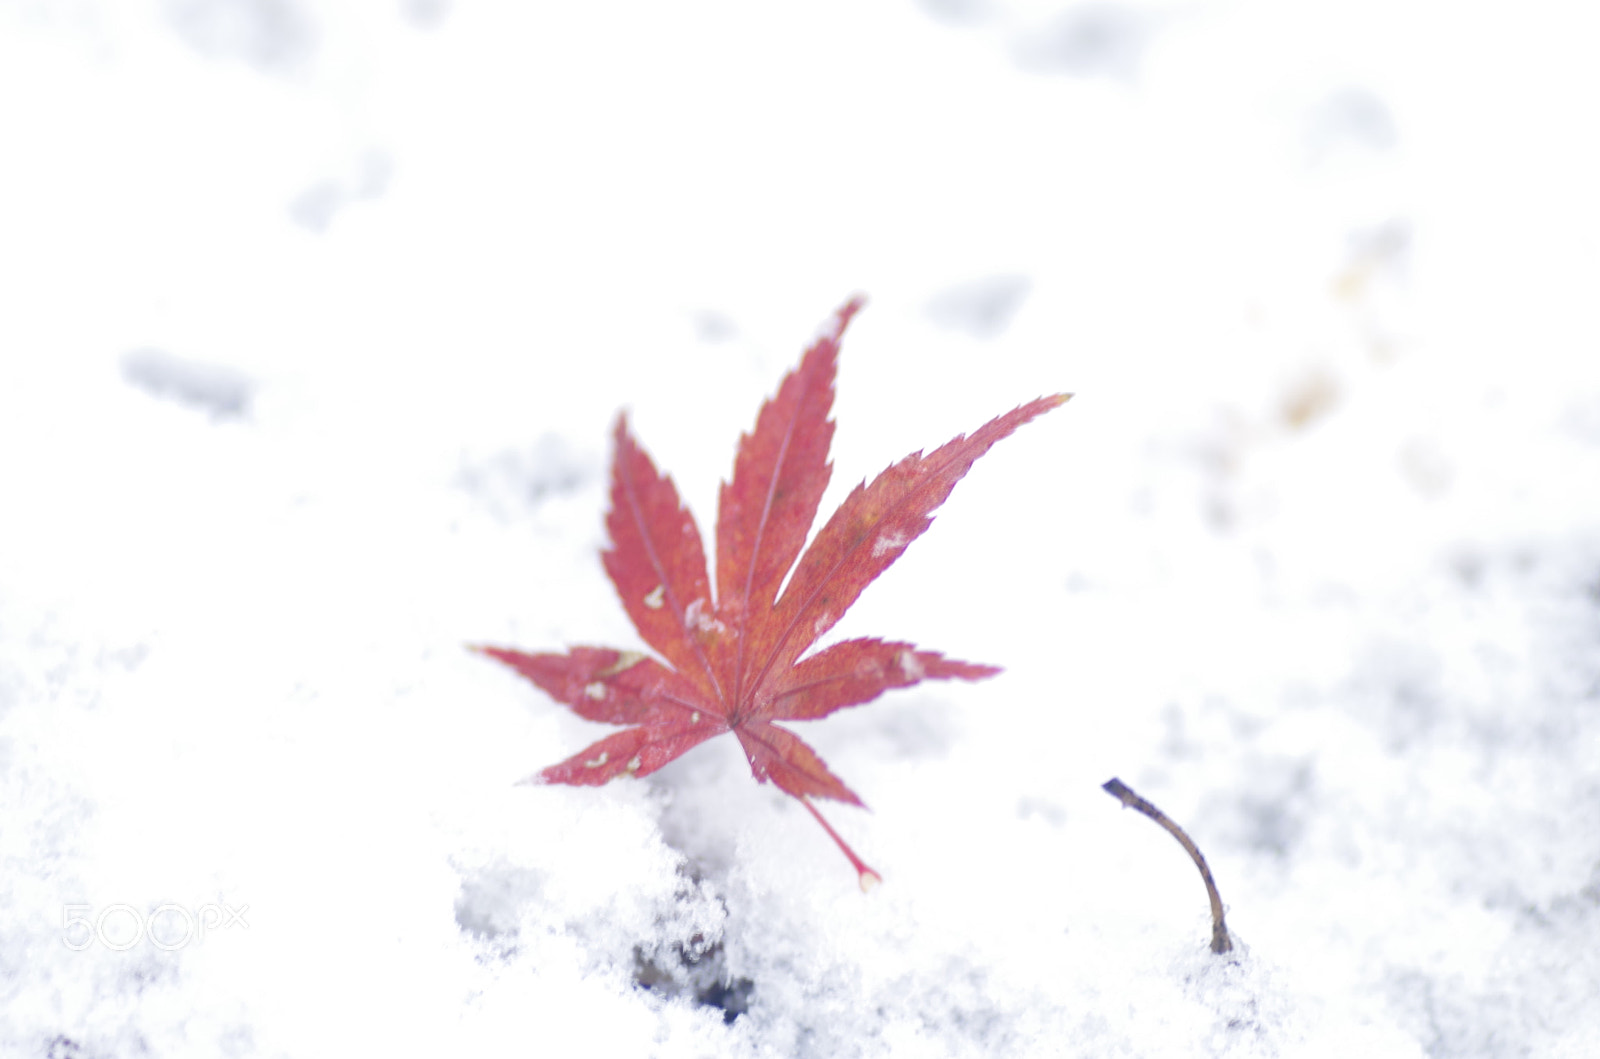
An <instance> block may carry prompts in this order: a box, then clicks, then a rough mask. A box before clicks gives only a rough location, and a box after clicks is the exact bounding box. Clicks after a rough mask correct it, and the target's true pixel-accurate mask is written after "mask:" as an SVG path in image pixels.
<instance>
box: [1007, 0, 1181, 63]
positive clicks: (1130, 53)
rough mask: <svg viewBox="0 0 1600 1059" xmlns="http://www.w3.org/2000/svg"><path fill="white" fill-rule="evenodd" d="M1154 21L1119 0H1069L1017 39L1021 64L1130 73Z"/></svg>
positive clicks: (1018, 56)
mask: <svg viewBox="0 0 1600 1059" xmlns="http://www.w3.org/2000/svg"><path fill="white" fill-rule="evenodd" d="M1153 28H1154V27H1153V26H1152V25H1151V22H1150V20H1149V19H1148V18H1147V17H1146V16H1145V15H1143V14H1141V13H1140V12H1138V11H1135V10H1134V9H1133V8H1131V7H1128V6H1125V5H1122V4H1105V3H1087V4H1073V5H1072V6H1071V7H1068V8H1066V9H1065V10H1063V11H1062V12H1060V13H1059V14H1058V15H1057V16H1056V17H1055V18H1054V19H1052V20H1051V21H1050V22H1048V23H1046V24H1045V25H1044V26H1043V27H1041V28H1039V29H1038V30H1036V31H1034V32H1033V33H1030V34H1028V35H1027V36H1025V37H1022V38H1021V39H1019V40H1018V41H1017V47H1016V56H1017V61H1018V62H1019V63H1020V64H1021V65H1022V66H1024V67H1027V68H1029V69H1035V70H1042V71H1045V72H1060V73H1065V74H1071V75H1073V76H1074V77H1110V78H1114V79H1121V78H1132V77H1133V76H1134V75H1135V74H1137V73H1138V72H1139V59H1140V56H1141V55H1142V54H1143V52H1144V49H1145V45H1146V44H1148V43H1149V40H1150V33H1151V30H1152V29H1153Z"/></svg>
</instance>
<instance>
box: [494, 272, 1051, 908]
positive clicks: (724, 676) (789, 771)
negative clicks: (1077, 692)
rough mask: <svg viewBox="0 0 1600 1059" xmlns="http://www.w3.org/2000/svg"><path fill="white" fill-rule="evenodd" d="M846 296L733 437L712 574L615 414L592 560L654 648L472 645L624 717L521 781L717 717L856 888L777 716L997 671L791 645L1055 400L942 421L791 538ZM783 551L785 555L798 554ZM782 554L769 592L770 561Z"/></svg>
mask: <svg viewBox="0 0 1600 1059" xmlns="http://www.w3.org/2000/svg"><path fill="white" fill-rule="evenodd" d="M860 308H861V300H860V299H855V300H852V301H851V302H849V303H848V304H846V305H845V306H844V307H843V308H842V309H840V310H839V312H838V314H837V315H836V316H835V317H834V320H833V322H832V326H831V327H830V328H829V329H828V331H827V332H826V333H825V334H824V335H823V336H822V337H821V338H819V339H818V340H817V341H816V343H815V344H813V345H812V347H811V348H810V349H809V350H807V351H806V354H805V357H804V358H803V359H802V360H801V361H800V366H799V367H798V368H796V369H795V370H794V371H791V372H790V373H789V374H788V375H787V376H785V377H784V380H783V383H782V385H780V386H779V388H778V393H777V396H775V397H773V398H772V399H771V400H769V401H767V402H766V403H765V404H763V405H762V407H761V413H760V415H759V416H758V417H757V419H756V428H755V431H754V432H753V433H750V434H746V435H744V436H742V437H741V438H740V439H739V454H738V457H737V459H736V460H735V462H734V467H733V481H732V482H731V483H723V486H722V492H721V496H720V498H719V503H718V513H717V560H716V572H717V586H716V592H715V594H713V593H712V590H711V582H710V578H709V577H708V576H707V574H706V557H705V549H704V547H703V546H702V545H701V543H700V530H699V528H698V527H697V526H696V525H695V521H694V518H693V516H691V515H690V514H689V512H688V511H687V510H686V509H685V508H684V507H683V505H682V503H681V502H680V501H679V500H678V491H677V489H676V488H674V486H673V484H672V479H671V478H668V477H665V476H663V475H662V474H661V473H660V472H658V471H657V470H656V467H655V464H654V463H652V462H651V460H650V457H649V456H648V455H646V454H645V451H644V450H643V449H642V448H640V447H639V445H638V443H637V442H636V441H634V438H633V435H632V434H631V433H630V432H629V430H628V421H627V418H626V416H622V417H619V418H618V420H617V426H616V459H615V461H614V462H613V464H612V468H611V510H610V511H609V512H608V513H607V515H606V529H607V531H608V532H609V533H610V537H611V547H610V549H609V550H607V551H605V552H603V553H602V558H603V559H604V561H605V568H606V573H607V574H609V575H610V577H611V583H612V584H613V585H615V586H616V589H617V594H618V595H620V596H621V597H622V605H623V608H624V609H625V610H627V612H628V617H629V618H631V619H632V620H633V624H634V627H635V628H637V629H638V630H639V635H640V636H642V637H643V638H644V641H645V642H646V643H647V644H649V645H650V646H651V647H653V648H654V649H655V650H656V651H657V652H659V653H660V655H661V658H662V659H664V660H665V662H664V663H663V662H662V661H658V660H657V659H655V658H651V657H649V656H647V655H644V654H640V653H638V652H635V651H618V650H615V649H612V648H609V647H574V648H572V649H570V650H569V651H567V652H566V653H565V654H526V653H524V652H522V651H515V650H511V649H508V648H502V647H475V648H473V649H474V650H477V651H481V652H482V653H483V654H486V655H488V656H489V657H491V658H494V659H496V660H498V661H500V662H503V663H505V664H506V665H508V666H510V667H511V668H512V669H515V670H516V671H517V672H518V673H521V674H522V675H523V676H525V677H527V678H528V679H529V680H531V681H533V682H534V683H535V684H537V685H539V687H541V688H543V689H544V690H545V691H546V692H547V693H549V694H550V695H551V696H552V697H554V698H555V699H556V700H558V701H560V702H563V703H565V704H566V705H568V706H570V707H572V709H573V710H574V711H575V712H576V713H577V714H578V715H579V716H580V717H584V718H587V719H588V720H591V721H604V722H606V723H607V724H621V725H627V726H628V727H627V728H624V729H623V730H622V731H620V732H617V733H615V734H613V735H609V736H607V737H606V738H604V739H602V740H600V741H599V742H598V743H595V744H593V745H592V746H590V747H588V748H587V749H585V750H583V751H582V752H580V753H578V754H575V755H573V756H572V757H570V758H568V759H567V760H566V761H563V762H561V763H560V764H558V765H551V766H550V767H549V768H547V769H544V770H543V771H542V772H539V773H537V774H536V775H534V776H532V777H530V782H543V783H567V784H573V785H576V786H597V785H599V784H602V783H605V782H607V781H609V780H613V779H615V778H617V777H618V776H624V775H626V776H647V775H649V774H650V773H652V772H654V771H655V770H656V769H659V768H661V767H662V766H663V765H665V764H667V763H668V762H669V761H672V760H673V759H675V758H676V757H678V756H679V755H680V754H682V753H684V752H685V751H687V750H689V749H690V748H692V747H694V746H696V745H698V744H699V743H702V742H704V741H705V740H707V739H710V738H711V737H713V736H717V735H721V734H722V733H724V732H732V733H733V734H734V735H736V736H738V738H739V744H740V745H741V746H742V747H744V752H745V756H746V757H747V758H748V759H749V761H750V770H751V772H753V773H754V774H755V778H756V779H757V780H758V781H760V782H762V783H767V782H771V783H775V784H777V785H778V788H779V789H780V790H782V791H784V792H785V793H787V794H790V795H793V796H794V797H795V798H797V799H799V801H800V804H802V805H804V806H805V807H806V809H807V810H809V811H810V813H811V815H812V816H815V817H816V818H817V822H818V823H820V824H821V825H822V826H823V828H824V829H825V830H826V831H827V832H828V834H829V835H830V836H831V837H832V838H833V840H834V841H835V842H837V843H838V844H839V848H840V849H841V850H843V851H844V855H845V856H846V857H848V858H850V863H851V864H852V865H854V867H855V869H856V872H857V873H858V875H859V876H860V880H861V885H862V888H863V889H870V888H871V886H872V885H873V884H874V883H876V882H878V881H879V876H878V873H877V872H875V871H873V870H872V869H871V868H869V867H867V866H866V865H865V864H864V863H862V861H861V858H859V857H857V856H856V855H855V852H854V851H853V850H851V848H850V847H849V846H848V845H847V844H846V843H845V841H844V840H843V839H842V838H840V837H839V835H838V833H837V832H836V831H834V829H833V828H832V827H830V826H829V824H828V822H827V821H826V820H824V819H823V817H822V814H821V813H819V812H818V811H817V808H816V806H815V805H814V804H813V799H816V798H832V799H834V800H836V801H841V802H847V803H849V804H850V805H858V806H859V805H861V804H862V803H861V799H860V798H857V797H856V796H855V794H854V793H852V792H851V790H850V788H848V787H846V786H845V785H844V784H843V783H841V782H840V781H839V779H838V777H836V776H834V774H833V773H831V772H829V771H828V768H827V766H826V765H824V764H823V763H822V759H821V758H819V757H818V756H817V754H816V752H815V751H814V750H812V749H811V748H810V747H809V746H807V745H806V744H805V743H804V742H802V741H801V740H800V738H799V737H798V736H796V735H795V734H794V733H793V732H791V731H789V729H787V728H784V727H782V726H780V725H779V724H777V723H776V722H779V721H814V720H817V719H818V718H820V717H826V716H827V715H828V714H830V713H832V712H833V711H834V710H837V709H839V708H841V707H844V706H857V705H860V704H861V703H864V702H870V701H871V700H873V699H875V698H877V697H878V696H879V695H881V694H883V692H885V691H887V690H888V689H890V688H902V687H908V686H910V685H912V684H916V683H917V682H919V681H922V680H934V679H939V680H949V679H952V678H959V679H962V680H979V679H981V678H983V677H991V676H994V675H995V674H996V673H998V672H1000V670H999V669H998V668H997V667H995V666H983V665H973V664H971V663H968V662H957V661H955V660H953V659H948V658H945V657H944V656H943V655H940V654H938V653H937V652H934V651H919V650H917V649H916V648H915V647H914V646H913V645H912V644H909V643H901V642H896V641H884V640H879V639H857V640H845V641H843V642H841V643H836V644H834V645H832V646H831V647H828V648H826V649H824V650H822V651H819V652H817V653H816V654H813V655H811V656H810V657H804V658H803V657H802V655H804V654H805V652H806V650H807V649H808V648H810V647H811V646H812V645H813V644H814V643H816V642H817V640H818V638H820V637H821V636H822V635H823V634H824V633H826V632H827V631H828V630H829V629H831V628H832V627H833V626H834V624H835V623H836V622H838V620H839V619H840V617H842V616H843V615H844V612H845V611H846V610H847V609H848V608H849V607H850V605H851V604H852V603H854V602H855V600H856V597H857V596H859V595H861V592H862V590H863V589H865V588H866V587H867V585H868V584H870V583H871V582H872V581H873V579H874V578H876V577H877V576H878V575H879V574H881V573H883V571H884V570H886V569H887V568H888V567H889V565H890V564H891V563H893V562H894V561H895V560H896V559H898V558H899V557H900V554H901V553H902V552H903V551H905V549H906V546H907V545H909V544H910V543H911V542H912V541H913V540H915V539H916V538H917V537H919V536H921V535H922V533H923V532H924V531H925V530H926V529H927V528H928V526H929V525H931V524H932V521H933V520H932V519H931V518H930V517H929V514H930V512H932V511H933V510H934V509H935V508H937V507H938V506H939V505H940V504H942V503H943V502H944V500H945V498H946V497H947V496H949V495H950V491H951V489H953V488H954V487H955V484H956V482H957V481H959V480H960V479H961V477H962V476H963V475H965V474H966V473H967V470H968V468H970V467H971V466H972V464H973V462H974V461H975V460H977V458H978V457H979V456H982V455H983V454H984V453H985V452H988V451H989V448H990V446H992V445H993V444H994V443H995V442H997V441H999V440H1000V439H1001V438H1003V437H1005V436H1006V435H1008V434H1010V433H1011V432H1012V431H1014V430H1016V429H1017V427H1019V426H1021V425H1022V424H1023V423H1026V422H1027V421H1028V420H1030V419H1032V418H1034V417H1035V416H1038V415H1041V414H1043V413H1044V412H1047V411H1049V410H1050V409H1052V408H1055V407H1056V406H1057V405H1060V404H1061V403H1063V402H1064V401H1066V399H1067V396H1068V395H1065V394H1058V395H1056V396H1054V397H1041V398H1039V399H1038V400H1036V401H1030V402H1029V403H1028V404H1025V405H1023V406H1021V407H1020V408H1017V409H1014V410H1013V411H1011V412H1008V413H1006V414H1005V415H1003V416H1000V417H998V418H996V419H992V420H990V421H989V422H988V423H985V424H984V425H983V426H982V427H980V428H979V429H978V430H977V431H976V432H975V433H973V434H972V435H971V436H967V437H961V436H958V437H956V438H955V439H954V440H953V441H951V442H949V443H948V444H946V445H943V446H941V447H940V448H938V449H935V450H934V451H933V452H932V453H931V454H929V455H926V456H924V455H923V454H922V453H921V452H914V453H912V454H911V455H909V456H907V457H906V458H905V459H903V460H901V461H900V462H899V463H897V464H895V465H894V466H892V467H890V468H888V469H887V470H885V471H884V472H883V473H882V474H880V475H878V477H877V478H875V479H873V481H872V484H871V485H865V484H862V485H858V486H856V488H855V489H854V490H853V491H852V492H851V493H850V495H849V496H848V497H846V498H845V501H844V503H843V504H841V505H840V506H839V509H838V510H837V511H835V512H834V513H833V517H832V518H830V519H829V520H828V522H827V525H825V526H823V527H822V530H821V532H819V533H818V534H817V536H816V539H815V540H814V541H812V543H811V547H810V548H808V549H807V550H806V552H805V554H804V555H801V554H800V548H801V545H803V544H804V543H805V539H806V534H807V533H808V532H810V529H811V524H812V522H813V520H814V519H815V518H816V514H817V505H818V503H820V501H821V499H822V493H823V490H824V489H825V488H826V487H827V485H828V479H829V477H830V475H831V474H832V471H833V466H832V464H830V463H829V462H828V446H829V444H830V443H831V441H832V440H833V421H832V420H830V419H829V418H828V413H829V410H830V409H831V407H832V405H833V380H834V373H835V370H836V365H837V361H838V354H839V339H840V336H841V335H842V334H843V333H844V329H845V326H846V325H847V324H849V322H850V318H851V317H852V316H854V315H855V314H856V312H857V311H858V310H859V309H860ZM796 557H798V558H799V562H798V565H797V564H796ZM791 566H792V567H794V575H793V576H792V577H790V578H789V582H788V585H787V586H786V587H784V590H783V593H782V595H781V596H780V595H779V593H778V589H779V587H780V586H781V585H783V581H784V575H785V574H787V573H788V572H789V569H790V567H791Z"/></svg>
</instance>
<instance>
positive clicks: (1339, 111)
mask: <svg viewBox="0 0 1600 1059" xmlns="http://www.w3.org/2000/svg"><path fill="white" fill-rule="evenodd" d="M1399 140H1400V136H1399V133H1398V132H1397V131H1396V129H1395V123H1394V117H1393V115H1391V114H1390V112H1389V108H1388V106H1387V105H1386V104H1385V103H1384V102H1383V100H1382V99H1380V98H1378V97H1377V96H1376V95H1374V94H1373V93H1371V92H1369V91H1367V90H1366V89H1364V88H1345V89H1342V90H1340V91H1338V92H1335V93H1333V94H1332V95H1330V96H1328V97H1326V98H1325V99H1323V100H1322V102H1320V103H1318V104H1317V105H1316V106H1315V107H1313V108H1312V109H1311V114H1310V120H1309V123H1308V128H1307V131H1306V146H1307V150H1308V152H1309V154H1310V157H1311V161H1312V162H1313V163H1316V162H1320V161H1322V160H1323V159H1325V158H1328V157H1330V156H1333V155H1337V154H1341V153H1345V152H1348V151H1351V150H1352V149H1353V150H1358V151H1362V150H1364V151H1387V150H1390V149H1392V148H1393V147H1394V146H1395V145H1396V144H1397V143H1398V142H1399Z"/></svg>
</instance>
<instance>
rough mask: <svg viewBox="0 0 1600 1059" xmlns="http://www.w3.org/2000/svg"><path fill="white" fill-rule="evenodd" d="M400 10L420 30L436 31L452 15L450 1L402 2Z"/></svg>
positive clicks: (410, 0)
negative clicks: (447, 16)
mask: <svg viewBox="0 0 1600 1059" xmlns="http://www.w3.org/2000/svg"><path fill="white" fill-rule="evenodd" d="M400 10H401V12H403V13H404V14H405V16H406V18H408V19H410V20H411V24H412V25H414V26H416V27H417V28H418V29H436V28H437V27H438V26H439V24H440V23H441V22H443V21H444V17H445V16H446V15H448V14H449V13H450V0H400Z"/></svg>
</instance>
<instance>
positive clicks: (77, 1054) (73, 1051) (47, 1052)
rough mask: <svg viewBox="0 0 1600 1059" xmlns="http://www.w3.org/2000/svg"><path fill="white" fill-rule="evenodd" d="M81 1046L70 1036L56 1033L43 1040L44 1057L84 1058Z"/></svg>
mask: <svg viewBox="0 0 1600 1059" xmlns="http://www.w3.org/2000/svg"><path fill="white" fill-rule="evenodd" d="M84 1054H85V1053H84V1050H83V1047H82V1046H81V1045H80V1044H78V1042H77V1041H75V1040H73V1039H72V1038H71V1037H68V1036H65V1035H63V1034H59V1033H58V1034H56V1035H55V1036H54V1037H51V1038H50V1039H49V1040H48V1041H46V1042H45V1046H44V1057H45V1059H84Z"/></svg>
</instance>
